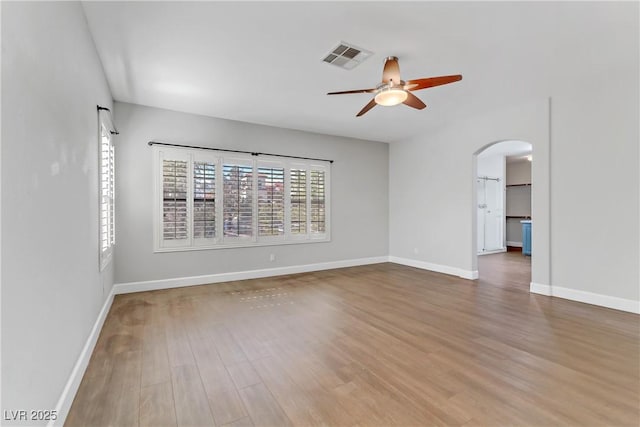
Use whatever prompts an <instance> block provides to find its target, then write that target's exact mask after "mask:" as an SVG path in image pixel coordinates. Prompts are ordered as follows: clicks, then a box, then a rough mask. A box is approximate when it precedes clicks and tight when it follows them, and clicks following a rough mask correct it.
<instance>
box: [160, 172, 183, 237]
mask: <svg viewBox="0 0 640 427" xmlns="http://www.w3.org/2000/svg"><path fill="white" fill-rule="evenodd" d="M187 166H188V163H187V162H186V161H181V160H163V161H162V237H163V239H164V240H183V239H188V237H189V235H188V228H187V221H188V218H187V174H188V167H187Z"/></svg>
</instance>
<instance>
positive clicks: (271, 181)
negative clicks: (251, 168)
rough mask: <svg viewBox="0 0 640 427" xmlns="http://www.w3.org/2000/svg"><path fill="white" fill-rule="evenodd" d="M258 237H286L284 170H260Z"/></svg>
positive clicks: (263, 168) (262, 168)
mask: <svg viewBox="0 0 640 427" xmlns="http://www.w3.org/2000/svg"><path fill="white" fill-rule="evenodd" d="M258 235H259V236H282V235H284V169H283V168H265V167H261V168H258Z"/></svg>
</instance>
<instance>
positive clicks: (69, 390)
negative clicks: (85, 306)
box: [47, 289, 114, 427]
mask: <svg viewBox="0 0 640 427" xmlns="http://www.w3.org/2000/svg"><path fill="white" fill-rule="evenodd" d="M113 296H114V291H113V289H111V292H109V295H108V296H107V299H106V300H105V302H104V304H103V305H102V309H101V310H100V313H99V314H98V318H97V319H96V322H95V323H94V324H93V328H92V329H91V333H89V337H88V338H87V342H86V343H85V344H84V347H83V348H82V351H81V352H80V356H78V360H77V361H76V364H75V366H74V367H73V370H72V371H71V375H70V376H69V379H68V380H67V383H66V384H65V386H64V389H63V390H62V394H61V395H60V399H58V403H57V404H56V411H57V414H58V417H57V418H56V420H55V421H49V423H48V424H47V426H49V427H53V426H62V425H64V422H65V420H66V419H67V415H68V414H69V409H71V404H72V403H73V399H74V398H75V397H76V393H77V392H78V388H79V387H80V383H81V382H82V377H84V372H85V371H86V370H87V366H88V365H89V360H90V359H91V355H92V354H93V349H94V348H95V346H96V343H97V342H98V337H99V336H100V331H102V325H104V321H105V319H106V318H107V314H108V313H109V309H110V308H111V304H112V303H113Z"/></svg>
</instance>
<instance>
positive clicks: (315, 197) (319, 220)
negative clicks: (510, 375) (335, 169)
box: [310, 170, 326, 233]
mask: <svg viewBox="0 0 640 427" xmlns="http://www.w3.org/2000/svg"><path fill="white" fill-rule="evenodd" d="M310 183H311V185H310V191H311V230H310V231H311V233H324V232H325V231H326V222H325V218H326V216H325V215H326V213H325V180H324V171H318V170H312V171H311V172H310Z"/></svg>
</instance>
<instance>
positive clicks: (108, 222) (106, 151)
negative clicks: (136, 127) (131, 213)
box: [99, 124, 115, 269]
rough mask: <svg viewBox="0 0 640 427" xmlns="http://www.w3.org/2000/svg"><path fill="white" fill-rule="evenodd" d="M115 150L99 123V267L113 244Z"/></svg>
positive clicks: (104, 129)
mask: <svg viewBox="0 0 640 427" xmlns="http://www.w3.org/2000/svg"><path fill="white" fill-rule="evenodd" d="M114 160H115V152H114V147H113V142H112V140H111V133H110V132H109V130H107V128H106V127H105V126H104V125H102V124H101V125H100V161H99V168H100V180H99V181H100V242H99V243H100V268H101V269H103V268H104V267H105V266H106V265H107V264H108V263H109V261H110V260H111V255H112V252H113V245H114V244H115V221H114V219H115V206H114V205H115V204H114V200H115V197H114V196H115V195H114V191H115V179H114V178H115V177H114V175H115V172H114Z"/></svg>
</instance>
